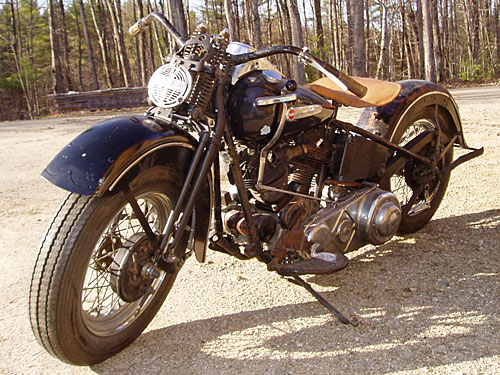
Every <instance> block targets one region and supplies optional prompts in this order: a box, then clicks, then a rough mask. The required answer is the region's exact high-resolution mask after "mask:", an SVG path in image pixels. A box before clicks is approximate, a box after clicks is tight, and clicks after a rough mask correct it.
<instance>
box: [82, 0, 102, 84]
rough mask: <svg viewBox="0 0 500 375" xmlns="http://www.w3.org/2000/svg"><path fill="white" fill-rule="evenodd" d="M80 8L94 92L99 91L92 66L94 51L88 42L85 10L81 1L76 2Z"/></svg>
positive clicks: (93, 66) (89, 41)
mask: <svg viewBox="0 0 500 375" xmlns="http://www.w3.org/2000/svg"><path fill="white" fill-rule="evenodd" d="M78 3H79V6H80V16H81V17H82V27H83V35H84V36H85V42H86V43H87V52H88V55H89V65H90V74H91V75H92V82H93V83H94V90H99V81H98V79H97V73H96V70H95V65H94V50H93V48H92V43H91V40H90V35H89V29H88V26H87V18H86V16H85V9H84V7H83V0H79V1H78Z"/></svg>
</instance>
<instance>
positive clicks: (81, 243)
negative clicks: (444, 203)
mask: <svg viewBox="0 0 500 375" xmlns="http://www.w3.org/2000/svg"><path fill="white" fill-rule="evenodd" d="M153 20H157V21H159V22H160V23H161V24H162V25H163V26H164V27H165V28H166V29H167V30H168V32H169V34H170V35H171V36H172V38H173V40H175V41H176V43H177V44H178V45H179V50H178V51H177V52H176V53H174V54H173V55H171V56H169V57H168V58H167V60H166V61H165V64H164V65H163V66H161V67H160V68H159V69H158V70H157V71H156V72H155V73H154V74H153V76H152V77H151V79H150V82H149V84H148V95H149V98H150V101H151V102H152V103H153V105H152V107H151V108H149V109H148V110H147V112H146V113H145V115H144V116H135V115H129V116H121V117H116V118H113V119H110V120H106V121H103V122H101V123H99V124H97V125H95V126H94V127H91V128H90V129H88V130H86V131H84V132H83V133H82V134H80V135H79V136H78V137H76V138H75V139H74V140H73V141H72V142H70V143H69V144H68V145H67V146H66V147H65V148H64V149H63V150H62V151H61V152H60V153H59V154H58V155H57V156H56V157H55V158H54V159H53V160H52V161H51V162H50V164H49V165H48V166H47V167H46V169H45V170H44V171H43V173H42V175H43V176H44V177H45V178H46V179H47V180H48V181H50V182H51V183H53V184H55V185H57V186H59V187H60V188H62V189H65V190H68V191H69V192H70V193H69V195H68V196H67V198H66V199H65V200H64V202H63V203H62V204H61V206H60V207H59V209H58V210H57V212H56V214H55V216H54V218H53V219H52V222H51V223H50V225H49V227H48V229H47V232H46V234H45V236H44V238H43V240H42V242H41V245H40V249H39V253H38V257H37V260H36V263H35V266H34V270H33V276H32V280H31V290H30V299H29V314H30V320H31V325H32V329H33V332H34V334H35V336H36V338H37V340H38V341H39V343H40V344H41V345H42V346H43V347H44V348H45V349H46V350H47V351H48V352H49V353H51V354H52V355H54V356H56V357H58V358H59V359H61V360H63V361H65V362H69V363H72V364H79V365H86V364H92V363H96V362H99V361H102V360H104V359H106V358H108V357H110V356H112V355H113V354H115V353H117V352H118V351H120V350H121V349H123V348H124V347H126V346H127V345H128V344H130V343H131V342H132V341H133V340H134V339H136V338H137V337H138V336H139V335H140V334H141V332H142V331H143V330H144V329H145V328H146V326H147V325H148V324H149V322H150V321H151V319H152V318H153V317H154V316H155V314H156V313H157V311H158V309H159V308H160V306H161V305H162V303H163V301H164V300H165V298H166V296H167V294H168V293H169V291H170V289H171V288H172V285H173V283H174V281H175V279H176V276H177V274H178V272H179V270H180V269H181V267H182V266H183V264H184V263H185V262H186V259H187V258H188V257H190V256H191V255H192V254H194V255H195V257H196V259H197V260H198V261H199V262H204V261H205V257H206V251H207V248H208V249H211V250H215V251H219V252H222V253H225V254H228V255H231V256H234V257H236V258H238V259H251V258H257V259H258V260H260V261H262V262H264V263H265V264H267V268H268V270H269V271H274V272H277V273H278V274H280V275H283V276H285V277H287V278H288V279H289V280H291V281H293V282H295V283H297V284H299V285H301V286H303V287H305V288H306V289H307V290H308V291H309V292H311V293H312V294H313V295H314V296H315V297H316V298H317V299H318V300H319V301H320V302H321V303H323V304H324V305H325V306H326V307H327V308H329V309H330V310H331V311H333V312H334V313H336V314H337V316H338V317H339V318H340V319H341V320H342V321H343V322H345V323H350V321H349V320H348V319H347V318H345V317H344V316H342V315H341V314H340V312H338V311H337V310H335V309H334V308H333V306H331V305H330V304H329V303H328V302H327V301H325V300H324V299H323V298H322V297H321V295H319V294H318V293H316V292H315V291H314V290H313V289H312V287H311V286H310V285H309V284H307V283H306V282H305V281H304V280H303V279H301V278H300V275H304V274H329V273H332V272H335V271H338V270H340V269H342V268H344V267H345V266H346V265H347V263H348V259H347V258H346V256H345V255H344V253H346V252H348V251H353V250H355V249H358V248H360V247H361V246H364V245H366V244H375V245H377V244H382V243H384V242H386V241H388V240H390V239H391V237H393V236H394V235H395V234H397V233H399V234H404V233H411V232H414V231H417V230H418V229H420V228H422V227H423V226H424V225H425V224H426V223H427V222H429V220H430V219H431V217H432V216H433V214H434V213H435V212H436V210H437V208H438V206H439V204H440V202H441V200H442V199H443V196H444V194H445V191H446V188H447V184H448V181H449V176H450V171H451V170H452V169H453V168H455V167H457V166H458V165H459V164H461V163H463V162H465V161H467V160H469V159H471V158H473V157H476V156H479V155H480V154H481V153H482V151H483V150H482V149H472V148H469V147H468V146H467V144H466V142H465V139H464V135H463V131H462V125H461V121H460V116H459V112H458V108H457V105H456V103H455V101H454V100H453V98H452V96H451V95H450V93H449V92H448V91H446V90H445V89H444V88H443V87H441V86H438V85H436V84H433V83H430V82H425V81H414V80H409V81H401V82H398V83H391V82H385V81H378V80H373V79H367V78H353V77H349V76H347V75H345V74H344V73H342V72H340V71H338V70H337V69H335V68H334V67H332V66H331V65H330V64H328V63H327V62H325V61H322V60H320V59H318V58H317V57H315V56H314V55H312V54H311V53H309V52H308V50H307V49H306V48H304V49H300V48H298V47H292V46H277V47H272V48H267V49H263V50H260V51H255V50H253V49H252V48H251V47H249V46H247V45H245V44H241V43H237V42H230V40H229V34H228V31H227V30H224V31H222V32H221V33H220V34H218V35H214V36H213V35H208V34H207V32H206V28H205V27H204V26H203V25H200V26H199V27H198V29H197V32H196V33H195V35H193V36H191V37H190V38H184V37H183V36H181V35H180V34H179V33H178V32H177V31H176V29H175V28H174V27H173V26H172V24H171V23H170V22H169V21H168V20H167V19H166V18H165V17H164V16H163V15H162V14H159V13H151V14H149V15H147V16H146V17H144V18H143V19H141V20H139V21H138V22H137V23H136V24H135V25H133V26H132V27H131V28H130V30H129V31H130V33H131V34H132V35H138V34H139V33H140V32H142V31H143V30H145V29H146V28H147V27H149V25H150V24H151V23H152V21H153ZM277 54H293V55H296V56H298V59H299V61H300V62H302V63H304V64H308V65H311V66H312V67H314V68H316V69H318V70H319V71H320V72H322V73H323V74H324V75H325V77H324V78H321V79H319V80H318V81H316V82H313V83H311V84H308V85H305V86H299V85H297V83H296V82H295V81H294V80H292V79H287V78H285V77H284V76H283V75H282V74H281V73H280V72H279V71H278V70H277V69H276V68H275V67H274V66H273V65H272V64H271V63H270V62H269V61H268V60H266V57H269V56H272V55H277ZM343 105H345V106H355V107H361V108H364V110H363V113H362V115H361V117H360V120H359V121H358V123H357V124H356V125H353V124H350V123H346V122H342V121H340V120H338V119H336V115H337V111H338V109H339V107H341V106H343ZM454 147H462V148H465V149H469V150H471V152H469V153H467V154H465V155H463V156H461V157H459V158H458V159H456V160H455V161H454V160H453V148H454ZM221 161H222V162H227V164H228V168H229V169H228V172H227V173H224V172H223V173H221V169H222V168H221V165H220V162H221ZM226 174H227V179H226V178H224V180H222V183H221V175H224V176H225V175H226ZM227 180H228V182H227ZM225 185H228V186H229V187H230V188H229V189H227V190H228V191H222V188H221V186H224V187H225ZM225 190H226V189H225Z"/></svg>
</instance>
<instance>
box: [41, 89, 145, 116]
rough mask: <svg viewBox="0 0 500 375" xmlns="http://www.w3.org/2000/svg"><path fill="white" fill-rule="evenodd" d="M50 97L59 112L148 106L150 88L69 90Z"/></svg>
mask: <svg viewBox="0 0 500 375" xmlns="http://www.w3.org/2000/svg"><path fill="white" fill-rule="evenodd" d="M48 97H49V99H50V101H51V102H52V104H53V105H54V108H55V110H56V111H57V112H71V111H98V110H105V109H119V108H134V107H146V106H148V102H147V100H148V89H147V88H145V87H132V88H115V89H108V90H96V91H85V92H69V93H67V94H50V95H48Z"/></svg>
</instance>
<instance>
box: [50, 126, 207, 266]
mask: <svg viewBox="0 0 500 375" xmlns="http://www.w3.org/2000/svg"><path fill="white" fill-rule="evenodd" d="M197 144H198V142H197V141H196V140H195V139H194V138H193V137H192V136H191V135H190V134H189V133H187V132H186V131H184V130H183V129H181V128H179V127H177V126H176V125H174V124H167V123H161V124H160V123H158V122H157V121H155V120H153V119H152V118H148V117H144V116H121V117H115V118H112V119H109V120H105V121H103V122H100V123H98V124H96V125H94V126H93V127H91V128H89V129H87V130H86V131H84V132H83V133H81V134H80V135H78V136H77V137H76V138H75V139H74V140H73V141H71V142H70V143H68V145H66V147H64V148H63V149H62V150H61V151H60V152H59V154H57V155H56V157H55V158H54V159H53V160H52V161H51V162H50V163H49V165H48V166H47V167H46V168H45V170H44V171H43V172H42V176H43V177H44V178H46V179H47V180H48V181H49V182H51V183H53V184H54V185H56V186H58V187H60V188H62V189H64V190H68V191H71V192H74V193H77V194H81V195H88V196H95V197H103V196H106V195H109V194H116V193H117V192H119V191H121V189H122V187H123V186H125V185H126V184H127V183H128V182H129V181H130V180H132V179H133V178H134V177H135V176H136V175H137V174H138V173H139V172H140V171H141V170H143V169H145V168H151V167H153V166H155V165H166V166H172V167H173V168H175V169H177V170H181V171H187V168H188V167H189V165H190V161H191V158H192V156H193V153H194V150H195V149H196V146H197ZM211 185H212V180H211V176H209V177H208V178H207V183H206V184H205V186H203V188H202V190H201V191H200V197H199V199H198V200H197V203H196V207H195V210H196V211H195V212H196V228H195V253H196V258H197V259H198V260H199V261H201V262H203V261H204V260H205V252H206V245H207V236H208V228H209V226H210V219H211V215H210V214H211V207H212V202H213V199H212V190H213V189H212V186H211Z"/></svg>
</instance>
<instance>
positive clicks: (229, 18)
mask: <svg viewBox="0 0 500 375" xmlns="http://www.w3.org/2000/svg"><path fill="white" fill-rule="evenodd" d="M224 14H225V15H226V22H227V27H228V28H229V35H230V36H231V40H236V39H235V36H236V34H235V27H234V17H233V10H232V4H231V0H224Z"/></svg>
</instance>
